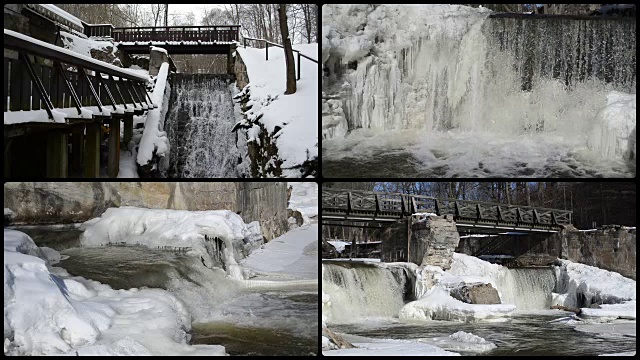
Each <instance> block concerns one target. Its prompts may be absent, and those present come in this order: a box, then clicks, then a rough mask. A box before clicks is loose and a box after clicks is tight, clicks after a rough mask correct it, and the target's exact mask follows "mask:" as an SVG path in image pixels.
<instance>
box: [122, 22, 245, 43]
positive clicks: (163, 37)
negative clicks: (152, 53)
mask: <svg viewBox="0 0 640 360" xmlns="http://www.w3.org/2000/svg"><path fill="white" fill-rule="evenodd" d="M239 29H240V25H224V26H221V25H216V26H156V27H154V26H151V27H116V28H113V31H112V35H113V40H114V41H116V42H136V41H139V42H145V41H147V42H148V41H196V42H197V41H201V42H232V41H238V40H239V37H238V34H239V32H240V31H239Z"/></svg>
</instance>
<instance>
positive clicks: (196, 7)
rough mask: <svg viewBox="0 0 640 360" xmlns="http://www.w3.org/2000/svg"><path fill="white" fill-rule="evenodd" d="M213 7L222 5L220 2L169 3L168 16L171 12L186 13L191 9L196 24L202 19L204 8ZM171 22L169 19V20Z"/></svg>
mask: <svg viewBox="0 0 640 360" xmlns="http://www.w3.org/2000/svg"><path fill="white" fill-rule="evenodd" d="M213 7H221V8H222V7H224V5H222V4H169V18H171V14H180V15H186V14H188V13H190V12H191V11H193V13H194V14H195V15H196V20H197V21H198V24H200V21H201V20H202V16H203V15H204V11H203V10H204V9H210V8H213ZM169 22H171V21H169Z"/></svg>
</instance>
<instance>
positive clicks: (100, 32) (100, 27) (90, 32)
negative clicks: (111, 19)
mask: <svg viewBox="0 0 640 360" xmlns="http://www.w3.org/2000/svg"><path fill="white" fill-rule="evenodd" d="M83 25H84V34H85V35H87V36H101V37H111V36H112V32H113V29H114V28H113V25H111V24H83Z"/></svg>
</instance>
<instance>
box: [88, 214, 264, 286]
mask: <svg viewBox="0 0 640 360" xmlns="http://www.w3.org/2000/svg"><path fill="white" fill-rule="evenodd" d="M81 229H83V230H84V233H83V234H82V235H81V236H80V242H81V244H82V245H83V246H101V245H108V244H119V243H125V244H138V245H144V246H148V247H151V248H153V247H170V248H188V249H189V250H188V252H189V253H192V254H194V255H200V256H202V257H203V258H204V259H205V261H206V263H207V264H211V263H212V262H213V257H214V256H215V255H217V254H214V252H215V250H214V247H213V244H212V242H211V241H207V240H206V239H205V235H206V236H207V237H208V238H210V239H213V238H216V237H217V238H220V239H222V240H223V241H224V244H225V246H224V249H222V250H221V252H222V256H223V258H224V260H225V266H226V269H227V273H228V274H229V276H231V277H232V278H234V279H242V271H241V270H240V267H239V266H238V264H237V262H236V259H235V254H234V253H235V249H234V243H236V244H245V246H247V247H251V246H252V245H254V244H255V243H256V242H259V241H262V234H260V232H259V227H256V226H248V225H247V224H245V223H244V221H243V220H242V218H241V217H240V216H239V215H237V214H236V213H234V212H232V211H229V210H212V211H186V210H164V209H163V210H158V209H141V208H135V207H126V206H125V207H120V208H110V209H107V211H105V213H104V214H102V216H101V217H100V218H96V219H92V220H89V221H87V222H85V223H84V224H83V225H82V226H81ZM235 246H240V245H235Z"/></svg>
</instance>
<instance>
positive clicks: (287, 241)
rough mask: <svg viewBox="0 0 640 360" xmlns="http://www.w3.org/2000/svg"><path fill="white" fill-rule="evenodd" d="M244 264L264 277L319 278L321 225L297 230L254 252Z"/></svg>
mask: <svg viewBox="0 0 640 360" xmlns="http://www.w3.org/2000/svg"><path fill="white" fill-rule="evenodd" d="M240 265H242V266H243V267H246V268H250V269H252V270H254V271H255V272H257V273H259V274H260V275H261V276H258V277H257V278H262V279H277V280H291V279H313V280H316V281H317V280H318V224H309V225H304V226H302V227H299V228H296V229H293V230H291V231H289V232H287V233H286V234H284V235H282V236H280V237H278V238H275V239H273V240H271V241H269V242H268V243H267V244H265V245H263V246H262V247H261V248H260V249H258V250H256V251H254V252H253V253H251V255H249V256H248V257H247V258H246V259H244V260H243V261H241V262H240Z"/></svg>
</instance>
